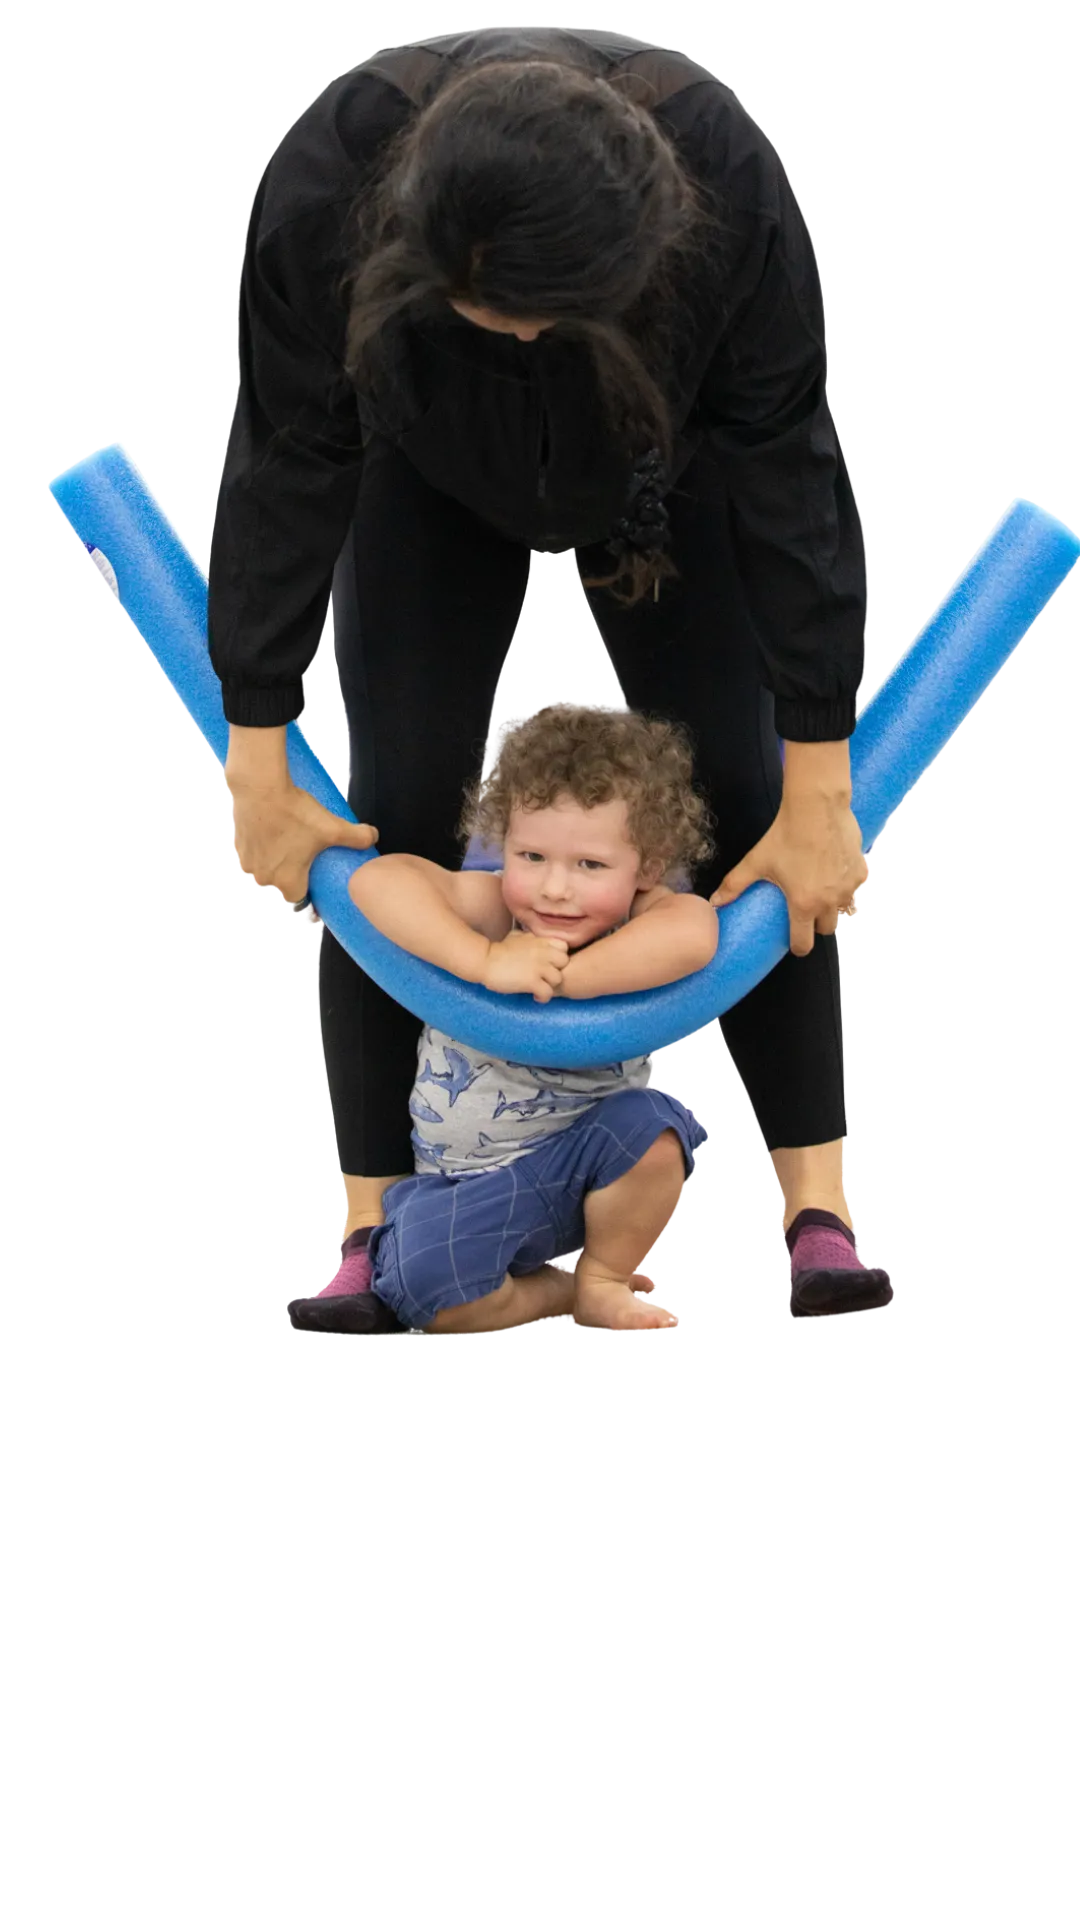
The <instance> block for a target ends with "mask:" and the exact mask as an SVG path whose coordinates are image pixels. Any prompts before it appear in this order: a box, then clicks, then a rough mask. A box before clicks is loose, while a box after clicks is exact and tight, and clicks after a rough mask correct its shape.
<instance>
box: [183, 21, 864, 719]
mask: <svg viewBox="0 0 1080 1920" xmlns="http://www.w3.org/2000/svg"><path fill="white" fill-rule="evenodd" d="M536 37H537V35H536V32H535V30H527V29H487V30H484V31H483V32H480V33H476V34H469V35H453V36H446V37H444V38H442V39H438V40H433V41H425V42H416V43H412V44H411V46H410V47H405V48H397V49H389V50H386V51H384V52H382V53H380V54H376V55H374V56H373V57H372V58H371V59H370V60H368V61H366V62H365V63H364V64H363V65H361V66H359V67H356V68H354V69H353V70H352V71H351V72H349V73H347V74H345V75H343V76H342V77H341V78H340V79H338V80H335V81H334V82H333V83H332V85H331V86H329V87H328V88H327V89H326V91H325V92H324V93H323V94H321V95H320V96H319V98H318V99H317V100H316V101H315V102H314V103H313V104H312V106H311V107H309V109H308V110H307V112H306V113H305V114H303V115H302V116H301V118H300V120H299V121H298V122H297V123H296V125H295V126H294V127H293V128H292V129H291V130H290V132H289V133H288V134H287V135H286V137H285V139H284V140H283V142H282V143H281V145H280V146H279V147H278V149H277V151H276V152H275V153H274V155H273V156H272V158H271V160H270V163H269V165H268V167H267V169H266V172H265V174H264V175H263V178H262V181H261V182H260V185H259V189H258V192H257V194H256V197H255V204H254V207H253V210H252V215H251V221H250V226H249V230H248V237H247V246H246V250H245V255H244V264H243V274H242V282H241V298H240V389H239V395H238V399H237V405H236V413H235V417H234V420H233V425H232V431H231V434H230V437H229V442H228V448H227V452H226V456H225V463H224V471H223V475H222V481H221V489H220V494H219V498H218V507H217V515H216V519H215V525H214V533H213V541H212V546H211V556H210V572H209V588H210V594H209V633H210V654H211V659H212V662H213V665H214V668H215V670H216V672H217V673H218V675H219V677H220V679H221V682H222V692H223V701H224V709H225V715H226V718H227V719H228V720H229V721H230V722H234V723H236V724H237V725H240V726H277V725H283V724H284V723H285V722H286V721H288V720H292V719H295V718H296V716H297V715H298V714H299V713H300V712H301V710H302V707H303V691H302V676H303V674H304V671H305V669H306V668H307V666H308V664H309V663H310V661H311V659H312V657H313V655H314V652H315V649H316V647H317V645H318V641H319V636H320V634H321V631H322V627H323V623H324V620H325V616H326V608H327V603H328V600H329V595H330V586H331V577H332V574H333V568H334V563H335V561H336V558H337V555H338V553H339V552H340V549H341V546H342V544H343V541H344V538H345V534H346V532H347V529H348V526H349V522H350V518H351V516H352V513H353V511H354V508H355V504H356V497H357V490H358V486H359V481H360V474H361V469H362V464H363V457H364V441H365V427H364V424H363V422H362V411H363V407H362V400H361V399H360V397H359V396H358V395H357V393H356V391H355V389H354V388H353V387H352V386H351V385H350V383H349V381H348V379H347V377H346V376H345V374H344V370H343V365H342V360H343V354H344V335H345V324H346V307H345V299H344V296H343V294H342V293H341V290H340V279H341V274H342V271H343V269H344V267H345V265H346V263H347V254H348V223H349V214H350V211H351V209H352V207H353V204H354V201H355V197H356V194H357V191H358V189H359V187H360V186H361V184H362V183H363V182H364V181H365V179H367V178H368V177H369V174H370V171H371V170H372V169H374V168H376V167H377V165H378V162H379V156H380V153H381V151H382V149H383V147H384V145H385V143H386V141H387V140H388V138H389V137H390V136H391V135H392V134H393V133H394V132H396V131H397V129H398V127H399V126H400V125H401V124H402V121H403V119H404V118H406V117H407V116H408V115H409V114H411V113H413V112H415V111H416V103H417V97H418V89H417V83H416V61H417V60H419V61H420V62H421V66H422V69H423V70H424V71H425V72H426V71H428V70H429V69H430V67H431V66H432V65H434V64H436V63H438V66H439V68H440V69H441V63H442V62H443V61H444V60H448V59H449V60H453V61H455V62H456V61H459V60H461V59H467V58H468V57H469V56H470V53H471V52H472V51H474V50H476V49H479V50H480V51H483V50H484V49H485V48H486V47H493V46H494V44H495V42H496V41H497V42H498V43H499V44H500V45H501V44H502V43H503V42H506V43H507V44H508V45H509V46H510V47H512V48H515V49H516V48H518V47H519V46H520V47H521V48H522V49H523V50H527V48H528V47H529V46H530V45H531V44H532V43H533V40H534V39H535V38H536ZM542 37H543V38H544V39H545V40H546V41H547V42H549V43H550V42H551V41H552V40H555V41H557V42H559V43H561V44H562V48H563V50H564V51H566V50H569V51H570V52H571V53H573V54H575V55H576V54H580V56H581V57H582V58H583V59H584V60H586V61H589V62H590V63H591V64H593V66H594V68H595V69H596V70H599V71H608V70H610V68H611V67H612V66H618V65H620V64H623V63H626V62H628V61H632V62H633V63H634V64H636V65H638V66H639V68H640V70H643V71H647V70H650V69H649V60H650V59H651V60H654V61H657V62H659V68H658V71H659V73H660V76H661V79H662V81H663V86H662V88H661V91H662V93H663V92H666V97H665V98H664V99H663V102H662V105H660V106H659V107H654V108H653V111H654V112H655V113H656V115H657V118H658V120H660V121H661V123H662V125H663V126H664V128H665V130H666V131H667V132H668V133H669V135H670V136H671V137H672V138H673V140H674V141H675V142H676V145H677V146H678V148H679V150H680V154H681V156H682V158H683V161H684V164H686V165H687V166H688V167H689V168H690V169H691V170H692V171H694V172H695V173H696V174H697V176H698V177H699V178H701V179H703V180H704V181H706V182H707V183H709V184H710V185H711V186H713V187H714V188H715V189H717V190H718V192H719V194H720V196H721V204H722V207H723V210H724V212H725V214H726V216H727V219H728V224H729V229H730V234H731V236H732V237H731V240H730V242H729V243H728V255H727V258H726V259H725V261H724V268H723V273H724V278H723V299H722V300H721V301H719V302H715V301H710V300H706V299H704V298H702V299H701V300H700V311H695V312H694V313H693V315H692V316H691V317H692V320H693V325H694V330H695V333H694V338H695V341H696V347H695V349H694V350H692V351H691V352H689V353H688V354H687V355H686V356H685V359H684V363H683V379H684V383H685V384H684V389H683V391H682V393H681V394H679V395H674V396H672V395H670V394H669V399H671V400H672V413H673V420H674V423H675V425H676V428H677V429H678V431H677V435H676V449H677V458H676V466H675V473H674V476H673V477H675V478H677V476H678V472H679V471H680V470H681V467H682V466H683V465H685V463H686V460H687V458H688V457H689V455H690V454H691V453H692V452H693V450H694V448H695V446H696V445H698V444H700V442H701V440H702V438H707V439H708V441H709V442H710V444H711V446H712V447H713V449H714V450H715V452H716V453H717V454H718V455H719V456H720V458H721V461H722V463H723V467H724V469H725V475H726V481H727V485H728V492H729V498H730V502H731V507H732V515H733V526H734V533H735V549H736V561H737V565H738V568H739V573H740V577H741V579H742V582H743V586H744V588H745V592H746V597H747V602H748V605H749V607H750V610H751V614H752V616H753V620H754V624H755V629H756V632H757V635H758V640H759V647H760V668H761V676H762V680H763V682H764V684H765V685H766V686H767V687H769V688H770V689H771V691H772V692H773V694H774V696H775V702H776V707H775V713H776V728H777V732H778V733H779V734H780V735H781V736H782V737H783V738H785V739H788V740H839V739H845V738H847V737H848V735H850V734H851V733H852V732H853V731H854V726H855V695H856V690H857V688H858V685H859V681H860V679H861V676H862V667H863V627H864V621H865V611H866V584H865V567H864V558H863V544H862V533H861V528H860V525H859V518H858V513H857V509H856V506H855V501H854V497H853V495H852V491H851V487H850V483H849V481H848V476H847V471H846V468H845V465H844V460H843V455H842V453H841V451H840V446H839V442H838V440H837V436H836V430H835V427H834V425H833V422H832V418H831V415H830V413H829V408H828V403H827V399H826V393H825V375H826V357H825V334H824V320H823V315H822V303H821V291H820V287H819V283H818V275H817V269H816V264H815V261H814V255H813V249H812V246H811V243H810V238H809V235H808V234H807V231H806V227H805V225H804V222H803V219H802V216H801V214H800V211H799V208H798V206H797V204H796V201H795V198H794V195H793V193H792V191H791V188H790V186H789V184H788V181H787V178H786V176H785V174H784V170H783V168H782V166H781V164H780V161H779V159H778V157H777V155H776V154H775V152H774V151H773V149H772V147H771V146H770V144H769V142H768V140H767V139H766V138H765V136H764V135H763V134H762V132H761V131H760V129H759V128H758V127H757V126H755V124H754V122H753V121H752V120H751V119H750V117H749V115H748V114H747V113H746V112H745V110H744V109H743V108H742V106H741V105H740V103H739V102H738V100H737V99H736V98H735V96H734V94H733V93H731V91H730V90H729V89H728V88H727V87H725V86H724V85H723V84H722V83H721V82H720V81H718V80H716V79H715V78H714V77H713V76H712V75H710V74H708V73H707V72H706V71H705V70H704V69H703V68H701V67H699V66H697V65H696V64H695V63H694V62H692V61H690V60H688V59H687V58H686V57H685V56H684V55H681V54H678V53H671V52H668V53H652V52H651V51H650V50H649V49H647V48H646V47H645V43H643V42H640V41H633V40H627V39H626V38H625V37H619V38H616V37H615V36H613V35H611V34H607V33H600V32H589V33H584V32H574V33H568V32H561V31H557V30H545V32H544V35H543V36H542ZM643 56H646V57H645V58H643ZM421 97H422V96H421ZM410 331H411V344H410V348H409V362H410V364H411V367H412V383H413V389H414V396H415V397H417V406H418V411H417V415H416V423H415V426H414V428H413V430H412V431H408V430H406V431H405V432H404V433H403V434H402V435H401V436H400V444H401V445H402V446H403V448H404V449H405V451H406V453H407V454H408V456H409V457H410V458H411V459H413V460H414V461H415V463H416V464H417V466H418V467H419V468H420V470H421V471H422V472H425V473H426V474H427V476H428V477H429V478H430V479H431V480H432V481H433V482H434V483H435V484H437V485H440V486H442V487H443V489H444V490H445V491H448V492H450V493H453V494H455V495H456V496H457V497H459V498H460V499H462V500H463V501H464V502H465V504H467V505H469V506H471V507H473V508H474V509H475V510H476V511H478V512H480V513H482V514H483V515H485V517H487V518H488V519H489V520H490V521H491V522H492V524H494V525H496V526H498V527H500V528H501V529H502V530H503V531H504V532H506V533H507V534H508V535H510V536H511V537H517V538H520V539H523V540H525V541H527V543H528V544H530V545H531V546H533V547H535V548H537V549H548V550H551V551H560V550H563V549H564V548H566V547H568V546H571V545H584V544H588V542H589V541H591V540H600V539H603V538H605V536H606V534H607V533H609V532H610V530H611V528H612V526H613V524H614V521H615V520H616V519H617V518H618V517H619V515H620V512H621V511H622V510H623V508H622V501H623V497H624V492H625V486H626V479H627V469H626V467H625V465H621V464H619V463H618V462H616V463H615V464H614V465H610V466H609V467H607V468H605V467H604V466H603V462H602V461H601V462H600V464H599V465H597V455H596V451H595V449H596V446H597V444H598V440H599V439H602V430H601V429H600V427H599V416H598V415H597V414H596V411H595V396H594V395H593V394H592V393H590V391H589V390H588V378H587V374H586V370H585V361H584V357H583V349H582V347H581V345H580V343H576V342H573V341H571V340H566V341H559V340H558V339H557V337H556V336H557V332H558V330H557V329H555V331H554V332H551V333H548V334H541V335H540V338H539V341H538V343H537V346H536V347H533V346H529V347H527V348H525V349H524V350H522V348H521V345H520V343H518V342H516V341H514V340H513V338H512V336H507V335H500V334H492V333H490V332H487V331H486V330H484V329H481V328H477V327H476V326H474V325H472V324H471V323H470V322H468V321H466V320H464V319H463V318H461V317H460V316H458V315H456V314H455V312H454V310H453V309H451V308H449V306H448V309H447V316H446V321H445V325H443V324H442V323H438V324H433V323H431V322H426V323H417V324H416V326H415V327H414V328H413V329H411V330H410ZM537 347H539V349H540V351H539V352H538V351H537ZM492 373H495V374H497V376H498V377H497V378H495V379H492V378H491V377H490V376H491V374H492ZM508 375H509V376H510V377H509V378H508ZM358 402H359V403H358ZM495 406H497V407H498V408H499V433H498V436H497V444H498V445H499V446H500V447H504V448H506V449H508V453H507V456H506V458H507V462H508V464H507V468H506V471H505V473H503V474H500V475H498V476H497V477H496V479H495V480H494V482H493V478H492V461H491V452H490V444H485V451H484V457H483V459H480V458H478V457H477V455H476V449H477V447H478V446H479V445H481V443H483V437H484V414H485V410H486V408H488V407H495ZM541 437H543V439H544V441H545V443H546V451H545V452H543V453H541V452H540V440H541ZM541 460H542V461H543V464H544V472H543V475H542V478H541V480H540V485H539V487H538V485H537V473H538V467H537V462H538V461H541ZM590 462H591V463H592V464H591V467H590ZM675 557H676V559H677V556H675Z"/></svg>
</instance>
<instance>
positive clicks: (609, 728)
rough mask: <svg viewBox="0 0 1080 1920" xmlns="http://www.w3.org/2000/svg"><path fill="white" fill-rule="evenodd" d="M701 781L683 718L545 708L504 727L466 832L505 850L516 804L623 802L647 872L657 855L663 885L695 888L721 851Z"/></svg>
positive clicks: (472, 792) (471, 797)
mask: <svg viewBox="0 0 1080 1920" xmlns="http://www.w3.org/2000/svg"><path fill="white" fill-rule="evenodd" d="M692 777H693V754H692V751H691V747H690V742H689V738H688V736H687V734H686V732H685V730H684V729H683V728H682V727H681V726H679V724H678V723H677V722H676V721H672V720H657V719H652V718H650V717H649V716H648V715H646V714H643V713H632V712H631V713H627V712H624V711H621V710H620V709H618V708H615V707H576V706H570V705H569V704H566V703H562V704H560V705H558V706H553V707H541V709H540V712H539V713H534V714H533V716H532V718H531V720H522V721H519V722H518V723H517V724H516V725H511V726H509V727H507V728H504V730H503V734H502V740H501V744H500V747H499V756H498V759H497V760H496V762H495V765H494V766H493V767H492V769H491V772H490V773H489V774H488V776H487V779H486V780H485V779H484V778H483V776H482V775H481V776H478V778H477V779H476V780H474V781H473V782H472V783H471V785H470V786H469V787H468V788H467V790H466V793H465V803H464V807H463V809H462V813H461V819H460V821H459V823H458V836H459V838H460V839H461V840H462V841H463V842H465V843H466V844H467V843H468V841H469V840H470V839H471V838H472V837H473V835H477V836H479V838H480V839H481V840H484V841H487V842H488V843H490V844H493V845H495V846H501V845H502V842H503V840H504V839H505V838H506V834H507V831H508V828H509V825H510V814H511V811H512V809H513V808H514V807H519V808H522V809H524V810H525V811H532V810H533V809H539V808H541V807H550V806H553V805H554V803H555V801H556V800H559V799H560V798H562V796H563V795H569V796H570V798H571V799H573V800H576V801H577V802H578V805H579V806H582V807H597V806H603V805H604V803H605V802H606V801H608V800H616V799H622V800H625V801H626V812H627V834H628V837H629V839H630V841H631V844H632V845H633V846H635V847H636V848H637V851H638V853H639V855H640V857H641V865H642V868H643V869H645V868H647V867H648V866H649V865H650V864H651V863H652V862H653V861H656V862H658V863H659V865H660V868H661V874H660V879H661V881H663V882H664V883H666V884H667V885H668V886H671V885H677V884H679V883H681V884H682V885H683V886H684V887H689V885H690V881H691V877H692V874H693V871H694V868H695V867H698V866H700V865H701V864H702V863H703V862H704V861H705V860H707V859H708V858H709V857H710V855H711V854H712V853H713V851H714V848H713V841H712V838H711V835H710V832H709V828H710V826H712V825H713V824H714V822H713V818H712V815H711V814H710V812H709V809H708V807H707V806H706V804H705V801H704V800H703V799H702V797H701V795H700V794H699V793H697V792H696V791H695V789H694V787H693V784H692Z"/></svg>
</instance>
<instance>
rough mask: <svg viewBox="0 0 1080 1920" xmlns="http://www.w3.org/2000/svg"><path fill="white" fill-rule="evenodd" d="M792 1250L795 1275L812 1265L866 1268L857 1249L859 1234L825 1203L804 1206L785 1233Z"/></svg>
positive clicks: (792, 1270) (863, 1270) (792, 1268)
mask: <svg viewBox="0 0 1080 1920" xmlns="http://www.w3.org/2000/svg"><path fill="white" fill-rule="evenodd" d="M784 1238H785V1239H786V1241H787V1243H788V1252H789V1253H790V1254H791V1277H792V1279H794V1278H795V1275H796V1274H797V1273H805V1271H806V1269H807V1268H808V1267H816V1268H818V1269H821V1268H822V1267H831V1268H836V1267H850V1268H853V1269H854V1270H855V1271H856V1272H865V1268H864V1267H863V1263H862V1261H861V1260H860V1259H859V1256H858V1254H857V1253H856V1251H855V1235H854V1234H853V1233H852V1231H851V1228H850V1227H848V1226H845V1225H844V1222H843V1221H842V1220H841V1219H840V1216H839V1215H838V1214H835V1213H826V1211H825V1209H824V1208H823V1207H804V1208H803V1210H802V1212H801V1213H797V1214H796V1215H795V1218H794V1220H793V1221H792V1223H791V1225H790V1227H789V1228H788V1230H787V1233H786V1234H785V1235H784Z"/></svg>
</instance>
